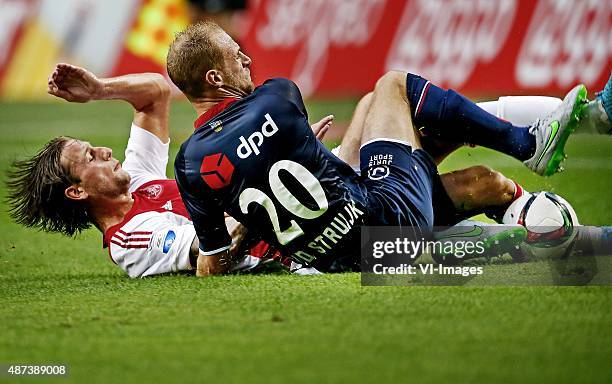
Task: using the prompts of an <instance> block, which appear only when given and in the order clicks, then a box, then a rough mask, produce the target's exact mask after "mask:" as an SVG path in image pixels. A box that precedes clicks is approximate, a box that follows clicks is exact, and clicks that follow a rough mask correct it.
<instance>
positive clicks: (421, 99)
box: [406, 74, 586, 175]
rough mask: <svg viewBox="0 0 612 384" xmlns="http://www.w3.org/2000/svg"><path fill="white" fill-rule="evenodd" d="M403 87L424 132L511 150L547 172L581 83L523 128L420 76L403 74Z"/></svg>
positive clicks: (572, 118)
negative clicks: (404, 76)
mask: <svg viewBox="0 0 612 384" xmlns="http://www.w3.org/2000/svg"><path fill="white" fill-rule="evenodd" d="M406 82H407V84H406V88H407V91H408V94H407V96H408V100H409V102H410V104H411V106H412V113H413V116H412V117H413V121H414V124H415V126H417V127H425V129H426V131H427V132H428V134H430V135H434V136H438V137H440V138H442V139H444V140H449V141H456V142H460V143H462V142H468V143H471V144H476V145H481V146H485V147H488V148H491V149H495V150H497V151H500V152H503V153H506V154H508V155H510V156H513V157H515V158H517V159H519V160H521V161H523V162H524V163H525V165H527V166H528V167H529V168H531V169H532V170H533V171H535V172H537V173H539V174H543V175H549V174H552V173H554V172H555V171H556V170H557V167H558V165H559V163H560V162H561V160H562V159H563V156H564V153H563V147H564V146H565V142H566V141H567V138H568V136H569V134H570V133H571V131H572V130H573V129H574V128H575V125H576V121H577V117H578V114H579V109H580V106H581V103H582V102H583V100H584V98H585V96H586V89H585V88H584V86H578V87H575V88H574V89H573V90H572V91H571V92H570V93H569V94H568V95H567V96H566V98H565V99H564V101H563V103H562V104H561V106H560V107H559V108H558V109H556V110H555V111H553V113H552V114H550V115H548V116H547V118H546V119H543V120H539V121H537V122H536V123H535V124H533V125H532V126H531V127H529V129H525V128H526V127H520V126H516V125H513V124H511V123H510V122H508V121H504V120H501V119H498V118H496V117H495V116H494V115H491V114H489V113H487V112H486V111H484V110H483V109H481V108H479V107H478V106H477V105H476V104H474V103H473V102H471V101H470V100H468V99H467V98H465V97H463V96H462V95H460V94H458V93H457V92H455V91H453V90H443V89H441V88H439V87H437V86H435V85H433V84H431V83H430V82H429V81H427V80H426V79H423V78H422V77H419V76H416V75H413V74H407V79H406Z"/></svg>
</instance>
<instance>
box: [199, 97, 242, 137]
mask: <svg viewBox="0 0 612 384" xmlns="http://www.w3.org/2000/svg"><path fill="white" fill-rule="evenodd" d="M236 101H238V99H237V98H236V97H228V98H227V99H223V101H220V102H218V103H217V104H215V105H213V106H212V107H210V109H209V110H208V111H206V112H204V113H203V114H202V115H200V117H198V118H197V119H196V121H194V122H193V128H194V129H198V128H200V127H201V126H202V125H204V123H206V122H207V121H208V120H210V119H212V118H213V117H215V115H218V114H219V113H221V112H222V111H223V110H224V109H225V108H227V107H229V106H230V105H231V104H233V103H234V102H236Z"/></svg>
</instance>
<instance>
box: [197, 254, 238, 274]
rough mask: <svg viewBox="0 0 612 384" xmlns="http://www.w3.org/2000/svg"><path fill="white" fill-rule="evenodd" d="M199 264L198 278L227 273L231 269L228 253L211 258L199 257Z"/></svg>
mask: <svg viewBox="0 0 612 384" xmlns="http://www.w3.org/2000/svg"><path fill="white" fill-rule="evenodd" d="M197 264H198V265H197V267H196V276H198V277H204V276H211V275H221V274H223V273H227V271H229V267H230V261H229V256H228V252H227V251H223V252H221V253H217V254H215V255H211V256H203V255H199V256H198V263H197Z"/></svg>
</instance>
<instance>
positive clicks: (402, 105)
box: [361, 71, 421, 149]
mask: <svg viewBox="0 0 612 384" xmlns="http://www.w3.org/2000/svg"><path fill="white" fill-rule="evenodd" d="M377 139H390V140H398V141H401V142H404V143H407V144H408V145H410V146H411V147H412V149H418V148H421V144H420V140H419V135H418V133H417V131H416V130H415V129H414V126H413V124H412V113H411V111H410V103H409V102H408V99H407V93H406V74H405V73H402V72H397V71H391V72H387V73H386V74H384V75H383V76H382V77H381V78H380V79H379V80H378V81H377V82H376V86H375V88H374V92H373V93H372V100H371V102H370V108H368V111H367V113H366V116H365V120H364V124H363V134H362V136H361V143H362V146H363V145H365V144H366V143H368V142H370V141H372V140H377Z"/></svg>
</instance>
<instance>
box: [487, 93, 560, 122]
mask: <svg viewBox="0 0 612 384" xmlns="http://www.w3.org/2000/svg"><path fill="white" fill-rule="evenodd" d="M561 102H562V100H561V99H558V98H556V97H548V96H502V97H500V98H499V99H498V100H497V101H485V102H482V103H477V104H478V106H479V107H480V108H482V109H484V110H485V111H487V112H489V113H490V114H492V115H495V116H497V117H499V118H500V119H504V120H506V121H509V122H511V123H512V124H514V125H518V126H530V125H531V124H533V123H534V122H535V121H536V119H542V118H544V117H546V116H547V115H548V114H549V113H550V112H552V111H554V110H555V109H557V107H558V106H559V105H561Z"/></svg>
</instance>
